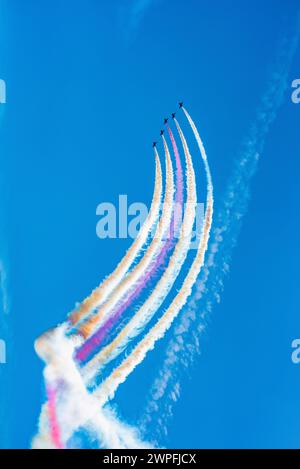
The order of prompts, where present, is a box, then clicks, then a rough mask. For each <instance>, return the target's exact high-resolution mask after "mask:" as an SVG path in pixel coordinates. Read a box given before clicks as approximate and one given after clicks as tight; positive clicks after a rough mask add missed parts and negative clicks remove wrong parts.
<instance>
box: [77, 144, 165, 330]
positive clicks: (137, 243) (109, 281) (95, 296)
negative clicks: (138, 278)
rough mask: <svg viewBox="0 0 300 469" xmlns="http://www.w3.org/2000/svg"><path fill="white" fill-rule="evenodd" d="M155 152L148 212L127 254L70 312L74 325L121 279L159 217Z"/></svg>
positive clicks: (158, 173)
mask: <svg viewBox="0 0 300 469" xmlns="http://www.w3.org/2000/svg"><path fill="white" fill-rule="evenodd" d="M154 153H155V186H154V193H153V198H152V202H151V207H150V211H149V214H148V216H147V218H146V220H145V223H144V224H143V226H142V228H141V230H140V232H139V234H138V236H137V238H136V239H135V240H134V242H133V243H132V245H131V247H130V248H129V249H128V252H127V254H126V255H125V256H124V258H123V259H122V260H121V262H120V263H119V264H118V266H117V268H116V269H115V270H114V272H113V273H112V274H110V275H109V276H108V277H107V278H106V279H105V280H104V281H103V282H102V283H101V284H100V285H99V286H98V287H97V288H96V289H95V290H94V291H93V292H92V293H91V295H89V296H88V297H87V298H86V299H85V300H84V301H83V302H82V303H81V304H80V306H79V308H78V309H77V310H76V311H74V312H73V313H71V314H70V316H69V321H70V322H71V323H72V324H73V325H75V324H76V323H77V322H78V321H80V320H81V319H82V318H83V317H84V316H85V315H86V314H87V313H88V312H89V311H90V310H91V309H93V308H95V307H97V306H100V304H102V303H103V302H104V301H105V300H106V299H107V297H108V296H109V294H110V293H111V292H112V291H113V290H114V289H115V287H116V286H117V285H118V283H119V282H120V281H121V280H122V278H123V277H124V275H125V274H126V272H127V271H128V270H129V269H130V267H131V266H132V264H133V262H134V260H135V258H136V257H137V255H138V254H139V252H140V250H141V248H142V247H143V245H144V244H145V242H146V241H147V238H148V236H149V232H151V230H152V229H153V227H154V226H155V225H156V223H157V221H158V217H159V210H160V205H161V199H162V171H161V164H160V159H159V155H158V152H157V150H156V148H155V147H154Z"/></svg>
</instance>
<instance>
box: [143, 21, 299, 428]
mask: <svg viewBox="0 0 300 469" xmlns="http://www.w3.org/2000/svg"><path fill="white" fill-rule="evenodd" d="M299 19H300V16H299ZM298 25H299V20H298ZM298 40H299V26H298V29H297V33H296V34H295V36H294V38H292V40H285V41H283V44H282V48H281V51H280V53H279V56H278V59H277V63H276V64H275V70H274V72H273V75H272V77H271V80H270V83H269V86H268V89H267V91H266V93H265V94H264V96H263V98H262V100H261V105H260V107H259V109H258V111H257V117H256V121H255V123H254V124H253V125H252V127H251V130H250V132H249V135H248V137H247V138H246V139H245V141H244V143H243V146H242V150H241V153H240V156H239V157H238V158H237V160H236V162H235V168H234V171H233V174H232V176H231V179H230V181H229V184H228V187H227V190H226V193H225V198H224V202H223V205H222V206H221V208H220V209H219V212H218V215H217V217H216V224H215V227H214V229H213V232H212V240H211V243H210V247H209V251H208V256H207V258H206V262H205V265H204V268H203V270H202V275H201V277H200V279H199V281H198V282H197V285H196V291H195V293H194V294H193V296H192V297H191V299H190V301H189V303H188V305H187V308H186V309H185V311H184V314H183V315H182V317H181V320H180V321H179V323H178V325H177V326H176V327H175V329H174V334H173V338H172V339H171V340H170V341H169V343H168V345H167V352H166V358H165V360H164V363H163V365H162V367H161V368H160V371H159V374H158V377H157V378H156V380H155V382H154V384H153V386H152V389H151V392H150V398H149V401H148V405H147V408H146V412H145V413H144V416H143V418H142V420H141V425H142V426H143V428H144V431H146V429H147V424H148V423H149V422H150V421H151V420H152V419H153V414H154V413H158V414H159V417H158V418H157V419H155V421H156V426H155V428H156V431H157V434H158V435H157V436H161V434H162V433H164V434H167V427H166V421H167V419H168V418H170V417H171V416H172V408H173V405H174V402H176V401H177V400H178V398H179V395H180V377H181V375H182V374H183V372H184V370H185V369H187V368H188V367H189V366H190V365H191V363H192V362H193V360H194V358H195V355H196V354H198V353H199V335H200V334H201V333H202V331H203V330H204V328H205V318H206V316H207V315H208V314H209V313H210V312H211V311H212V308H213V305H214V303H219V302H220V295H221V293H222V291H223V285H224V278H225V276H226V275H227V273H228V272H229V264H230V261H231V256H232V251H233V248H234V246H235V244H236V242H237V239H238V235H239V232H240V228H241V224H242V218H243V216H244V215H245V214H246V212H247V208H248V202H249V198H250V183H251V180H252V177H253V175H254V174H255V172H256V169H257V164H258V160H259V157H260V154H261V153H262V151H263V149H264V144H265V139H266V137H267V134H268V131H269V129H270V126H271V124H272V123H273V121H274V119H275V118H276V115H277V112H278V110H279V108H280V105H281V103H282V100H283V97H284V92H285V90H286V86H287V79H288V73H289V69H290V66H291V62H292V59H293V56H294V54H295V51H296V48H297V44H298ZM186 115H187V113H186ZM187 117H188V115H187ZM190 124H191V125H192V122H191V121H190ZM192 128H193V125H192ZM193 131H194V132H195V129H194V128H193ZM195 136H196V134H195ZM196 138H197V136H196ZM198 143H199V142H198ZM200 300H202V303H201V304H199V301H200ZM199 310H200V311H201V314H197V312H199ZM194 323H196V324H194ZM192 325H193V332H192V333H191V327H192ZM166 393H167V394H166ZM163 398H164V400H163V401H162V399H163Z"/></svg>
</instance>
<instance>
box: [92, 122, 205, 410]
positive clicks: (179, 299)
mask: <svg viewBox="0 0 300 469" xmlns="http://www.w3.org/2000/svg"><path fill="white" fill-rule="evenodd" d="M175 122H176V126H177V129H178V132H179V134H180V138H181V141H182V144H183V148H184V153H185V155H186V158H187V159H189V158H190V154H189V149H188V146H187V143H186V140H185V137H184V135H183V133H182V131H181V128H180V126H179V124H178V122H177V121H176V120H175ZM210 203H211V205H210V206H208V207H207V209H206V214H205V220H204V227H203V233H202V235H201V239H200V243H199V247H198V250H197V253H196V256H195V259H194V261H193V263H192V266H191V267H190V269H189V271H188V274H187V276H186V278H185V280H184V282H183V285H182V287H181V289H180V290H179V292H178V293H177V295H176V296H175V298H174V299H173V301H172V303H171V305H170V306H169V308H168V309H167V310H166V312H165V313H164V314H163V316H162V317H161V318H160V319H159V320H158V321H157V323H156V324H155V325H154V326H153V327H152V329H150V331H149V332H148V333H147V334H146V335H145V337H144V338H143V339H142V340H141V341H140V342H139V343H138V344H137V345H136V346H135V348H134V349H133V351H132V352H131V354H130V355H129V357H127V358H126V359H125V360H123V362H122V363H121V364H120V365H119V366H118V367H117V368H116V369H115V370H114V371H113V372H112V373H111V374H110V376H109V377H108V378H106V379H105V380H104V381H103V382H102V383H101V385H100V386H99V387H98V388H97V389H96V390H95V391H94V393H93V395H94V396H97V397H98V399H99V400H100V402H101V404H102V405H103V404H105V403H106V402H107V400H108V399H111V398H112V397H113V396H114V394H115V392H116V390H117V388H118V387H119V385H120V384H121V383H123V382H124V381H125V380H126V378H127V376H128V375H129V374H130V373H131V372H132V371H133V370H134V369H135V368H136V366H137V365H139V364H140V363H141V362H142V361H143V359H144V358H145V356H146V354H147V353H148V352H149V351H150V350H152V349H153V347H154V345H155V343H156V342H157V340H159V339H161V338H162V337H163V336H164V334H165V333H166V331H167V330H168V329H169V327H170V326H171V324H172V322H173V320H174V319H175V317H176V316H177V314H178V313H179V311H180V310H181V308H182V307H183V306H184V304H185V303H186V301H187V299H188V297H189V295H190V294H191V291H192V287H193V285H194V283H195V281H196V279H197V276H198V274H199V272H200V269H201V267H202V265H203V262H204V255H205V251H206V249H207V243H208V238H209V232H210V227H211V222H212V208H213V201H212V199H211V200H210Z"/></svg>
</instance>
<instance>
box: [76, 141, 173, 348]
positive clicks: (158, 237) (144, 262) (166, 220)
mask: <svg viewBox="0 0 300 469" xmlns="http://www.w3.org/2000/svg"><path fill="white" fill-rule="evenodd" d="M165 157H166V190H165V199H164V204H163V210H162V215H161V218H160V221H159V223H158V227H157V229H156V232H155V235H154V238H153V240H152V241H151V243H150V246H149V247H148V249H147V251H146V253H145V254H144V256H143V258H142V259H141V260H140V261H139V263H138V264H137V265H136V266H135V267H134V268H133V270H132V271H130V272H129V273H128V275H127V276H126V277H125V278H124V279H123V280H122V281H121V282H120V283H119V285H118V286H117V287H116V289H115V290H114V292H113V294H112V295H111V297H110V298H109V299H108V301H107V302H106V303H105V304H104V305H103V307H101V308H99V309H97V312H96V314H93V316H92V317H90V318H89V319H88V320H87V321H85V322H84V323H83V324H81V325H80V326H79V328H78V331H79V333H80V334H81V335H82V336H83V337H84V339H87V338H88V337H89V336H91V335H92V334H93V332H95V330H96V328H97V327H99V325H100V324H101V322H102V321H103V319H104V318H105V317H106V316H107V315H108V314H109V313H110V312H111V310H112V308H113V307H114V306H116V304H117V303H118V302H119V301H120V300H121V299H122V298H123V296H124V295H125V294H126V293H128V291H130V290H131V289H132V288H134V287H135V285H136V283H137V282H138V281H139V279H140V278H141V277H142V276H143V275H144V274H145V272H147V269H148V268H149V267H150V266H151V264H152V263H153V261H154V260H155V258H156V256H157V255H158V254H159V252H160V249H161V244H162V242H163V238H164V236H166V233H168V232H169V230H170V222H171V217H172V211H173V194H174V173H173V166H172V161H171V157H170V153H169V149H168V147H167V145H165ZM82 350H84V349H82ZM83 353H84V352H83Z"/></svg>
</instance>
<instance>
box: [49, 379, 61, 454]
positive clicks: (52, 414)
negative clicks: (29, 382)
mask: <svg viewBox="0 0 300 469" xmlns="http://www.w3.org/2000/svg"><path fill="white" fill-rule="evenodd" d="M46 391H47V396H48V413H49V425H50V434H51V439H52V442H53V444H54V446H55V447H56V448H57V449H64V446H63V444H62V442H61V437H60V429H59V424H58V420H57V417H56V407H55V402H56V392H55V389H54V388H53V387H52V386H50V385H49V384H47V388H46Z"/></svg>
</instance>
